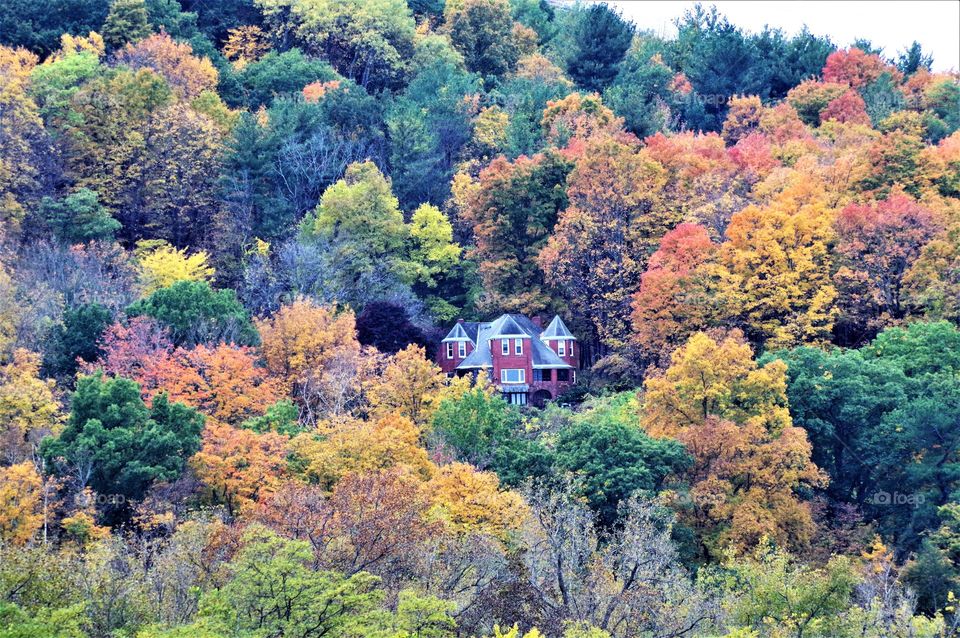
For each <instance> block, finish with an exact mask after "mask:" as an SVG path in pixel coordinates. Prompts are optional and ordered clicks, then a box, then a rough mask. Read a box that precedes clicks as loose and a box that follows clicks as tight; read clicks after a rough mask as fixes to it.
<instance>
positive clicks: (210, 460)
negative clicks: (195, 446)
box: [190, 421, 289, 516]
mask: <svg viewBox="0 0 960 638" xmlns="http://www.w3.org/2000/svg"><path fill="white" fill-rule="evenodd" d="M288 442H289V439H288V438H287V437H286V436H283V435H280V434H276V433H273V432H266V433H263V434H257V433H256V432H252V431H250V430H245V429H237V428H233V427H231V426H229V425H227V424H225V423H223V424H222V423H218V422H216V421H213V422H211V423H209V424H208V425H207V427H205V428H204V430H203V444H202V445H200V446H199V451H197V453H196V454H194V455H193V456H192V457H191V458H190V467H191V468H192V469H193V471H194V472H196V474H197V478H199V479H200V481H201V482H202V483H203V485H204V487H205V491H206V497H207V499H208V500H209V501H210V502H211V503H214V504H222V505H224V506H225V507H226V508H227V512H228V513H229V514H230V515H231V516H233V515H236V514H237V513H238V512H241V511H244V510H245V509H246V508H248V507H250V506H251V505H252V504H253V503H255V502H256V501H257V499H258V498H260V497H261V496H266V495H268V494H270V493H272V492H274V491H275V490H277V489H278V488H279V486H280V484H281V479H282V478H283V477H284V476H285V474H286V459H285V456H286V452H287V449H288V448H287V446H288Z"/></svg>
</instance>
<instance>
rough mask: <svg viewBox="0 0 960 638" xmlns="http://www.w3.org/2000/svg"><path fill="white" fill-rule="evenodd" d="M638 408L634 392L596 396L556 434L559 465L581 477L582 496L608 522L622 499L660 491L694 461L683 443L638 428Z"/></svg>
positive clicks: (611, 521)
mask: <svg viewBox="0 0 960 638" xmlns="http://www.w3.org/2000/svg"><path fill="white" fill-rule="evenodd" d="M636 408H637V406H636V398H635V397H634V394H633V393H632V392H626V393H623V394H620V395H616V396H614V397H611V398H607V399H598V400H595V401H594V402H593V403H591V404H589V406H588V408H587V409H586V410H584V411H583V412H581V413H579V414H577V415H576V416H575V417H574V418H573V422H572V423H571V424H570V425H569V426H568V427H566V428H564V429H563V430H561V431H560V434H559V435H558V437H557V442H556V468H557V469H558V470H560V471H563V472H571V473H572V474H573V475H574V476H575V477H576V478H578V479H580V480H581V481H582V484H581V489H582V492H583V496H585V497H586V498H587V500H588V502H589V503H590V507H591V508H592V509H593V510H594V511H596V513H597V517H598V519H599V521H600V522H601V523H603V524H604V525H612V524H613V523H614V522H615V521H616V519H617V512H618V508H619V506H620V503H621V502H623V501H625V500H626V499H627V498H629V497H630V496H631V495H632V494H634V493H636V492H638V491H639V492H641V493H647V494H648V495H649V494H653V493H656V492H657V491H658V490H659V489H660V488H661V487H662V486H663V483H664V481H665V480H666V479H667V478H668V477H670V476H672V475H675V474H677V473H679V472H681V471H682V470H684V469H686V468H688V467H689V466H690V465H691V463H692V459H691V458H690V456H689V455H688V454H687V452H686V450H685V449H684V447H683V445H682V444H680V443H679V442H677V441H674V440H672V439H667V438H661V439H655V438H653V437H651V436H649V435H647V433H646V432H644V431H643V430H641V429H640V428H639V427H637V416H636Z"/></svg>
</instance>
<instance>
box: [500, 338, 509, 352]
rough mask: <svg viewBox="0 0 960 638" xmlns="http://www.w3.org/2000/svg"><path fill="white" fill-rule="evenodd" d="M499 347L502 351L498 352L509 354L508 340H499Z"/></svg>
mask: <svg viewBox="0 0 960 638" xmlns="http://www.w3.org/2000/svg"><path fill="white" fill-rule="evenodd" d="M500 346H501V348H502V349H501V350H500V352H502V353H503V354H510V340H509V339H501V340H500Z"/></svg>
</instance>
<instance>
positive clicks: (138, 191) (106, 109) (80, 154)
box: [64, 67, 171, 237]
mask: <svg viewBox="0 0 960 638" xmlns="http://www.w3.org/2000/svg"><path fill="white" fill-rule="evenodd" d="M170 99H171V92H170V88H169V87H168V86H167V84H166V82H165V81H164V80H163V78H161V77H160V76H159V75H157V74H156V73H154V72H153V71H152V70H149V69H141V70H140V71H137V72H134V71H131V70H129V69H125V68H123V67H118V68H115V69H112V70H111V71H109V72H108V73H105V74H102V75H100V76H97V77H95V78H92V79H91V80H90V81H88V82H85V83H84V84H83V85H82V86H81V87H80V88H79V89H78V90H77V91H76V93H74V94H73V96H72V98H71V106H70V114H69V116H68V117H67V118H66V120H65V123H64V133H65V134H66V135H67V136H68V138H69V139H70V143H71V150H72V152H71V153H70V154H69V155H68V156H67V168H68V172H69V174H70V176H71V177H72V178H73V179H74V180H75V181H76V185H77V186H78V187H82V188H87V189H89V190H92V191H94V192H96V193H97V195H98V196H99V201H100V202H101V203H102V204H103V205H104V206H105V207H106V208H107V210H108V211H109V212H110V213H111V214H113V215H114V217H115V218H116V219H117V221H119V222H120V223H121V225H122V228H121V231H122V233H129V236H130V237H134V236H135V235H136V233H137V232H139V230H140V227H141V226H142V224H143V219H144V215H145V214H146V213H145V212H144V210H143V205H142V204H143V202H142V188H143V181H144V173H143V168H144V166H143V164H144V160H145V153H146V137H147V131H146V128H147V122H148V119H149V117H150V115H151V114H152V113H154V112H155V111H157V110H159V109H160V108H162V107H163V106H165V105H166V104H168V103H169V101H170ZM158 134H159V132H158Z"/></svg>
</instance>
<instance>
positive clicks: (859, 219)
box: [834, 191, 940, 343]
mask: <svg viewBox="0 0 960 638" xmlns="http://www.w3.org/2000/svg"><path fill="white" fill-rule="evenodd" d="M836 230H837V247H836V249H835V250H836V253H837V255H838V256H839V258H840V259H839V260H838V261H839V263H838V266H839V268H838V270H837V273H836V274H835V275H834V281H835V282H836V285H837V288H838V289H839V292H840V294H841V304H840V305H841V312H842V314H841V316H840V319H839V320H838V326H837V328H838V330H839V331H842V333H843V334H844V336H845V338H844V339H843V341H844V342H845V343H856V342H857V341H858V340H860V339H862V338H863V337H864V336H867V337H869V336H870V335H871V333H875V332H876V331H877V330H878V329H880V328H881V327H883V326H884V325H885V324H889V323H890V322H896V321H899V320H901V319H903V318H904V317H905V316H906V315H907V313H908V312H909V311H910V309H909V308H908V307H907V304H906V303H905V300H904V279H905V277H906V276H907V273H908V271H909V269H910V267H911V266H912V265H913V263H914V262H915V261H916V260H917V259H918V258H919V257H920V255H921V253H922V251H923V249H924V247H925V246H926V244H927V243H928V242H929V241H930V240H931V239H932V238H933V237H934V235H935V234H936V233H937V231H938V230H940V228H939V220H938V218H937V215H935V214H934V213H933V212H932V211H931V210H929V209H928V208H926V207H925V206H923V205H922V204H920V203H918V202H916V201H914V200H913V198H911V197H909V196H908V195H905V194H904V193H903V192H902V191H900V192H893V193H891V194H890V195H889V196H888V197H887V198H886V199H885V200H883V201H880V202H870V203H867V204H850V205H848V206H847V207H845V208H844V209H843V210H842V211H840V213H839V214H838V215H837V220H836Z"/></svg>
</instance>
